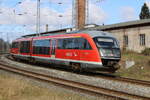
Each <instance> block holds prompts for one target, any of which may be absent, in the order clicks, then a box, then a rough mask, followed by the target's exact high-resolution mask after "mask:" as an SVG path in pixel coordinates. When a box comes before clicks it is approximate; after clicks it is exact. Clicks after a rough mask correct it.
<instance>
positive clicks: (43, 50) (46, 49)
mask: <svg viewBox="0 0 150 100" xmlns="http://www.w3.org/2000/svg"><path fill="white" fill-rule="evenodd" d="M33 54H43V55H49V54H50V40H48V39H47V40H34V41H33Z"/></svg>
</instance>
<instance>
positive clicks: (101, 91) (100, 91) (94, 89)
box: [0, 62, 150, 100]
mask: <svg viewBox="0 0 150 100" xmlns="http://www.w3.org/2000/svg"><path fill="white" fill-rule="evenodd" d="M0 69H2V70H6V71H9V72H13V73H17V74H20V75H23V76H27V77H30V78H34V79H38V80H42V81H46V82H51V83H55V84H58V85H63V86H65V87H68V88H71V89H78V90H81V91H86V92H89V93H92V94H96V95H105V96H108V97H112V98H116V99H128V100H129V99H130V100H133V99H134V100H136V99H137V100H150V98H149V97H144V96H139V95H134V94H129V93H126V92H122V91H115V90H111V89H106V88H101V87H98V86H92V85H88V84H83V83H80V82H75V81H70V80H66V79H61V78H56V77H52V76H48V75H46V74H39V73H36V72H32V71H27V70H25V69H20V68H16V67H12V66H11V65H7V64H4V63H3V62H0ZM124 81H125V80H124ZM134 81H135V80H134ZM140 84H143V85H144V84H145V83H140Z"/></svg>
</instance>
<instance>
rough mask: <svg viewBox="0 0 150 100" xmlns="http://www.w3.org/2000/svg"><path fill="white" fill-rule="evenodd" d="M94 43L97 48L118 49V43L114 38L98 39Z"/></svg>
mask: <svg viewBox="0 0 150 100" xmlns="http://www.w3.org/2000/svg"><path fill="white" fill-rule="evenodd" d="M94 41H95V43H96V45H97V47H111V48H118V47H119V46H118V42H117V40H116V39H114V38H110V37H96V38H94Z"/></svg>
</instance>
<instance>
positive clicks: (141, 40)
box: [139, 34, 145, 46]
mask: <svg viewBox="0 0 150 100" xmlns="http://www.w3.org/2000/svg"><path fill="white" fill-rule="evenodd" d="M139 38H140V45H141V46H144V45H145V34H140V35H139Z"/></svg>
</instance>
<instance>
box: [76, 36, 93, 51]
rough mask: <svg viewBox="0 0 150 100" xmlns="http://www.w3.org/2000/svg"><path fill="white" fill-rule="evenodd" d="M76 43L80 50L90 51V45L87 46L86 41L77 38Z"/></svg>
mask: <svg viewBox="0 0 150 100" xmlns="http://www.w3.org/2000/svg"><path fill="white" fill-rule="evenodd" d="M78 41H79V48H80V49H86V50H90V49H92V47H91V45H90V44H89V42H88V41H87V40H86V39H84V38H78Z"/></svg>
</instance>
